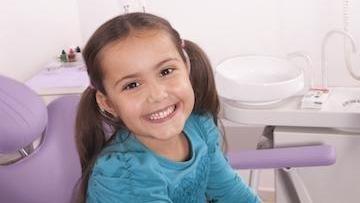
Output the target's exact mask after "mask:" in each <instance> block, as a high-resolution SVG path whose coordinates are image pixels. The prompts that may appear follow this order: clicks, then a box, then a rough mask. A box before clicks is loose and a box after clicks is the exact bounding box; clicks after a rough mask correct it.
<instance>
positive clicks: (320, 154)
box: [228, 145, 336, 169]
mask: <svg viewBox="0 0 360 203" xmlns="http://www.w3.org/2000/svg"><path fill="white" fill-rule="evenodd" d="M228 158H229V161H230V164H231V166H232V167H233V168H235V169H265V168H290V167H310V166H327V165H332V164H334V163H335V162H336V152H335V148H334V147H333V146H330V145H314V146H299V147H284V148H273V149H261V150H243V151H238V152H229V153H228Z"/></svg>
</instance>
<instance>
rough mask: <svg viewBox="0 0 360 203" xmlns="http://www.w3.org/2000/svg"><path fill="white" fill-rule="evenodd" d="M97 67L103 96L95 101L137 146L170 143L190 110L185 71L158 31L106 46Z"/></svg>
mask: <svg viewBox="0 0 360 203" xmlns="http://www.w3.org/2000/svg"><path fill="white" fill-rule="evenodd" d="M101 57H102V61H101V65H102V68H103V72H104V81H103V82H104V86H105V90H106V92H107V95H106V96H105V95H103V94H101V93H100V92H99V91H98V93H97V102H98V104H99V105H100V107H102V108H104V109H105V110H106V111H108V112H109V113H111V114H113V116H115V117H118V118H120V119H121V120H122V121H123V122H124V124H125V125H126V127H128V128H129V130H130V131H131V132H132V133H133V134H134V135H135V136H136V137H137V138H138V139H139V140H141V141H142V142H143V143H150V142H152V143H153V142H154V141H155V142H156V141H167V140H170V139H172V138H174V137H176V136H178V135H180V133H181V132H182V130H183V128H184V124H185V121H186V119H187V118H188V117H189V115H190V113H191V112H192V109H193V106H194V92H193V89H192V86H191V83H190V79H189V68H188V67H186V65H185V63H184V62H183V60H182V58H181V56H180V55H179V53H178V52H177V49H176V47H175V45H174V44H173V42H172V41H171V39H170V37H169V36H168V35H167V34H166V33H164V32H161V31H158V32H156V31H147V32H142V33H137V34H135V35H134V34H133V35H131V36H129V37H127V38H125V39H124V40H121V41H117V42H114V43H112V44H110V45H108V46H106V47H105V48H104V49H103V51H102V55H101Z"/></svg>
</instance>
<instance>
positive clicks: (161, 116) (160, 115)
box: [145, 104, 178, 123]
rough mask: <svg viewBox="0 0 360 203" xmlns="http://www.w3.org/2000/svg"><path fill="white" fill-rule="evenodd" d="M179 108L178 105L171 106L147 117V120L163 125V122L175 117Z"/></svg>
mask: <svg viewBox="0 0 360 203" xmlns="http://www.w3.org/2000/svg"><path fill="white" fill-rule="evenodd" d="M177 106H178V105H177V104H173V105H170V106H168V107H166V108H163V109H161V110H159V111H156V112H153V113H150V114H148V115H146V116H145V118H146V120H148V121H150V122H153V123H161V122H164V121H167V120H169V119H170V118H172V117H173V116H174V115H175V113H176V110H177Z"/></svg>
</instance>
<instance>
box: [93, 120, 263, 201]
mask: <svg viewBox="0 0 360 203" xmlns="http://www.w3.org/2000/svg"><path fill="white" fill-rule="evenodd" d="M183 132H184V134H185V135H186V136H187V138H188V140H189V143H190V146H191V157H190V159H189V160H188V161H184V162H175V161H171V160H168V159H166V158H164V157H161V156H159V155H157V154H155V153H154V152H152V151H151V150H150V149H148V148H147V147H146V146H144V145H143V144H141V142H139V141H138V140H137V139H136V138H135V137H134V136H132V135H131V134H130V133H129V132H127V131H125V130H121V131H119V132H117V134H116V138H115V139H114V140H113V141H112V142H111V144H110V145H109V146H107V147H106V148H105V149H104V150H103V152H102V154H101V156H100V157H99V158H98V159H97V161H96V163H95V165H94V168H93V171H92V173H91V175H90V178H89V183H88V192H87V202H88V203H95V202H103V203H114V202H134V203H137V202H139V203H140V202H141V203H143V202H154V203H155V202H157V203H158V202H168V203H170V202H172V203H185V202H186V203H188V202H189V203H205V202H206V201H209V202H219V203H220V202H224V203H232V202H244V203H253V202H256V203H257V202H260V199H259V198H258V197H257V195H256V194H254V193H253V191H252V190H251V189H250V188H249V187H248V186H247V185H246V184H245V183H244V182H243V181H242V179H241V178H240V177H239V176H238V175H237V174H236V173H235V172H234V170H233V169H232V168H231V167H230V165H229V163H228V162H227V161H226V159H225V158H224V155H223V153H222V151H221V147H220V145H219V131H218V128H217V127H216V125H215V124H214V122H213V119H212V117H210V116H206V115H203V116H201V115H197V114H192V115H191V116H190V117H189V118H188V120H187V121H186V123H185V127H184V130H183Z"/></svg>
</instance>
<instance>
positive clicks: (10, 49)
mask: <svg viewBox="0 0 360 203" xmlns="http://www.w3.org/2000/svg"><path fill="white" fill-rule="evenodd" d="M80 42H81V36H80V29H79V19H78V7H77V2H76V0H51V1H48V0H32V1H23V0H2V1H1V6H0V74H2V75H6V76H9V77H12V78H15V79H17V80H20V81H24V80H26V79H28V78H29V77H30V76H32V75H33V74H35V73H36V72H37V71H39V70H40V69H41V68H42V67H43V66H44V65H45V64H46V63H48V62H49V61H50V60H51V59H53V58H55V57H56V56H57V55H59V54H60V52H61V50H62V49H67V48H68V47H69V46H76V45H77V44H78V43H80Z"/></svg>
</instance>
